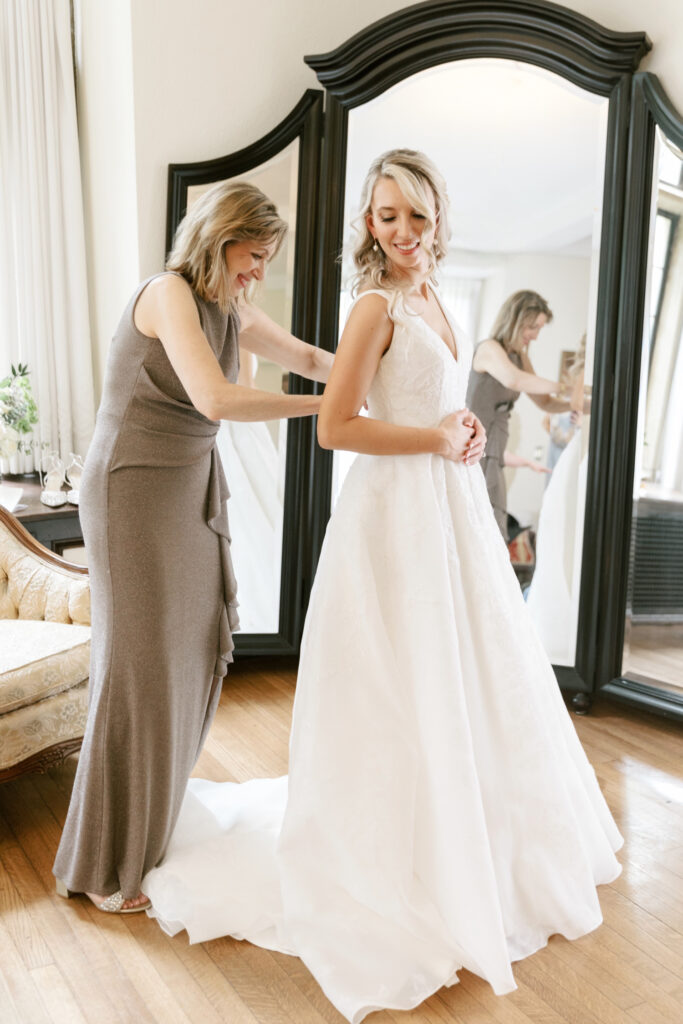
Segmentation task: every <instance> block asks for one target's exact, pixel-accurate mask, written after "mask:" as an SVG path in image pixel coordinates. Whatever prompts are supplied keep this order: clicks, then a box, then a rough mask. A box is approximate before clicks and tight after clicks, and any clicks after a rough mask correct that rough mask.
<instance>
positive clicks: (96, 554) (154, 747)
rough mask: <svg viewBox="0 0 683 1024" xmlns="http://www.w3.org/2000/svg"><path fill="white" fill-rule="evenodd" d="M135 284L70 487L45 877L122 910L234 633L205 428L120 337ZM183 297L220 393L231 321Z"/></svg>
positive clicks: (220, 496) (192, 749)
mask: <svg viewBox="0 0 683 1024" xmlns="http://www.w3.org/2000/svg"><path fill="white" fill-rule="evenodd" d="M150 280H151V279H150ZM148 283H149V282H148V281H144V282H143V283H142V284H141V285H140V286H139V288H138V289H137V290H136V292H135V294H134V295H133V297H132V299H131V300H130V302H129V304H128V306H127V308H126V310H125V312H124V314H123V317H122V318H121V322H120V324H119V326H118V328H117V330H116V333H115V335H114V338H113V341H112V345H111V348H110V351H109V359H108V363H107V370H106V375H105V381H104V390H103V395H102V402H101V405H100V409H99V411H98V414H97V422H96V426H95V434H94V437H93V440H92V442H91V445H90V448H89V450H88V454H87V458H86V463H85V472H84V474H83V480H82V485H81V495H80V518H81V523H82V526H83V535H84V538H85V545H86V549H87V552H88V561H89V566H90V586H91V599H92V647H91V667H90V698H89V699H90V704H89V714H88V722H87V726H86V733H85V738H84V741H83V746H82V749H81V753H80V758H79V763H78V770H77V773H76V779H75V783H74V788H73V793H72V797H71V803H70V805H69V812H68V815H67V819H66V824H65V826H64V832H63V835H62V840H61V843H60V846H59V851H58V853H57V859H56V861H55V865H54V868H53V870H54V873H55V875H56V876H57V877H58V878H61V879H63V880H64V881H65V882H66V884H67V885H68V887H69V889H71V890H73V891H76V892H84V891H87V892H96V893H101V894H103V895H107V894H109V893H112V892H115V891H117V890H119V889H120V890H121V891H122V892H123V895H124V897H126V898H133V897H135V896H137V894H138V893H139V892H140V883H141V879H142V876H143V874H144V873H145V872H147V871H149V869H150V868H152V867H154V865H155V864H156V863H157V862H158V861H159V859H160V858H161V856H162V854H163V852H164V850H165V848H166V845H167V843H168V840H169V838H170V835H171V833H172V831H173V827H174V825H175V822H176V818H177V816H178V811H179V810H180V805H181V802H182V798H183V795H184V792H185V787H186V784H187V780H188V777H189V775H190V772H191V770H192V768H193V766H194V763H195V761H196V759H197V756H198V754H199V751H200V750H201V747H202V744H203V740H204V736H205V733H206V731H207V729H208V725H209V724H210V722H211V719H212V718H213V715H214V711H215V708H216V705H217V702H218V698H219V695H220V680H221V677H222V676H224V675H225V673H226V671H227V665H228V663H229V662H230V661H231V660H232V654H231V651H232V649H233V642H232V631H233V630H234V629H236V628H237V626H238V617H237V614H236V604H237V602H236V599H235V594H236V584H235V578H234V575H233V571H232V564H231V561H230V534H229V530H228V520H227V511H226V499H227V497H228V489H227V486H226V482H225V477H224V474H223V470H222V468H221V464H220V459H219V458H218V455H217V453H216V450H215V437H216V433H217V431H218V427H219V424H218V423H215V422H213V421H212V420H209V419H207V418H206V417H205V416H203V415H202V414H201V413H200V412H198V411H197V410H196V409H195V408H194V406H193V405H192V403H191V402H190V399H189V397H188V395H187V393H186V392H185V389H184V388H183V386H182V384H181V382H180V380H179V379H178V377H177V376H176V373H175V371H174V370H173V368H172V366H171V364H170V362H169V360H168V358H167V356H166V353H165V351H164V348H163V346H162V344H161V342H160V341H158V340H156V339H152V338H148V337H146V336H145V335H143V334H141V333H140V331H138V330H137V328H136V327H135V324H134V323H133V312H134V309H135V304H136V302H137V300H138V297H139V296H140V294H141V292H142V290H143V289H144V288H145V286H146V285H147V284H148ZM193 294H194V293H193ZM194 297H195V301H196V303H197V308H198V310H199V316H200V321H201V325H202V329H203V331H204V333H205V335H206V337H207V339H208V341H209V344H210V345H211V348H212V349H213V351H214V353H215V355H216V357H217V359H218V361H219V363H220V365H221V368H222V370H223V372H224V373H225V375H226V377H227V378H228V379H230V380H233V381H234V380H236V379H237V372H238V368H239V348H238V331H239V321H238V319H237V317H236V316H235V315H227V314H224V313H222V312H221V310H220V309H219V308H218V306H216V305H215V304H214V303H209V302H205V301H204V300H203V299H200V298H199V297H198V296H197V295H195V296H194Z"/></svg>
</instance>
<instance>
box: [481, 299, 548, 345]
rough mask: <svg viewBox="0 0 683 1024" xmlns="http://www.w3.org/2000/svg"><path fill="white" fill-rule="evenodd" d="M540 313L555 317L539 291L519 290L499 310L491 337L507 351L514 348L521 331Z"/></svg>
mask: <svg viewBox="0 0 683 1024" xmlns="http://www.w3.org/2000/svg"><path fill="white" fill-rule="evenodd" d="M539 313H543V315H544V316H545V317H546V318H547V322H548V323H550V321H551V320H552V318H553V312H552V310H551V308H550V306H549V305H548V303H547V302H546V301H545V299H544V298H542V297H541V296H540V295H539V294H538V292H532V291H519V292H515V293H514V294H513V295H510V296H509V298H507V299H506V300H505V302H504V303H503V305H502V306H501V307H500V309H499V310H498V316H497V317H496V322H495V323H494V325H493V327H492V328H491V335H490V336H491V337H492V338H495V340H496V341H498V342H500V344H501V345H502V346H503V348H504V349H505V351H506V352H509V351H510V350H511V349H512V348H514V346H515V343H516V341H517V338H518V337H519V333H520V331H521V330H522V329H523V328H524V327H526V326H528V324H530V323H531V322H532V321H533V320H535V319H536V317H537V316H538V315H539Z"/></svg>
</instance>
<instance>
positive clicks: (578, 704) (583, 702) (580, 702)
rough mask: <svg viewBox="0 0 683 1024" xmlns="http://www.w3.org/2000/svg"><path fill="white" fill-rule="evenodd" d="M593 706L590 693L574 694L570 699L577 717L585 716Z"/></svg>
mask: <svg viewBox="0 0 683 1024" xmlns="http://www.w3.org/2000/svg"><path fill="white" fill-rule="evenodd" d="M592 706H593V695H592V694H590V693H575V694H574V696H573V697H572V708H573V710H574V713H575V714H577V715H587V714H588V713H589V711H590V709H591V707H592Z"/></svg>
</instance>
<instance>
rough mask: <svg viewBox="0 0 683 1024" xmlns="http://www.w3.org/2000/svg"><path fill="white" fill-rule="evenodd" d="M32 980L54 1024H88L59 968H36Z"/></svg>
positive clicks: (32, 973)
mask: <svg viewBox="0 0 683 1024" xmlns="http://www.w3.org/2000/svg"><path fill="white" fill-rule="evenodd" d="M31 978H32V980H33V982H34V984H35V986H36V989H37V990H38V992H39V993H40V997H41V999H42V1001H43V1006H44V1007H45V1010H46V1011H47V1013H48V1015H49V1018H50V1020H51V1021H52V1024H87V1018H86V1017H84V1016H83V1014H82V1013H81V1010H80V1007H79V1006H78V1003H77V1002H76V1000H75V999H74V996H73V993H72V991H71V989H70V988H69V986H68V985H67V984H66V981H65V979H64V977H63V975H62V974H61V973H60V971H59V968H58V967H56V966H55V965H54V964H48V965H47V966H46V967H36V968H34V969H33V970H32V971H31Z"/></svg>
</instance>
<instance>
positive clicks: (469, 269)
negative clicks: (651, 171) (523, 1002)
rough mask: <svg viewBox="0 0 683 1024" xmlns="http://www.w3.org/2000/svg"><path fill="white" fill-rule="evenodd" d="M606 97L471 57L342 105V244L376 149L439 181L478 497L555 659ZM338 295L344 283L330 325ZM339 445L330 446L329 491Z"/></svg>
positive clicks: (568, 615)
mask: <svg viewBox="0 0 683 1024" xmlns="http://www.w3.org/2000/svg"><path fill="white" fill-rule="evenodd" d="M607 106H608V101H607V100H606V99H605V98H604V97H601V96H595V95H594V94H592V93H589V92H586V91H584V90H581V89H579V88H577V87H575V86H574V85H572V84H571V83H569V82H567V81H566V80H565V79H563V78H561V77H559V76H557V75H554V74H552V73H550V72H547V71H545V70H542V69H539V68H536V67H533V66H531V65H527V64H523V63H519V62H515V61H507V60H498V59H490V60H489V59H486V60H484V59H476V60H475V59H473V60H464V61H458V62H455V63H451V64H448V65H443V66H440V67H437V68H434V69H430V70H428V71H425V72H421V73H420V74H418V75H414V76H412V77H411V78H409V79H406V80H405V81H403V82H401V83H399V84H398V85H396V86H395V87H393V88H392V89H390V90H388V91H387V92H385V93H383V94H382V95H381V96H380V97H378V98H376V99H375V100H372V101H371V102H370V103H367V104H364V105H363V106H360V107H357V108H355V109H354V110H352V111H350V113H349V127H348V156H347V174H346V191H345V195H346V197H347V203H346V209H345V218H344V219H345V232H346V234H345V247H344V248H345V253H347V252H348V250H349V247H350V243H351V238H352V229H351V227H350V225H351V222H352V220H353V217H354V216H355V215H356V213H357V211H356V210H355V209H353V206H352V204H353V203H354V202H355V201H356V199H357V197H358V196H359V195H360V191H361V183H362V180H363V177H364V176H365V173H366V172H367V169H368V167H369V165H370V163H371V162H372V160H373V159H374V158H375V157H376V156H378V155H379V154H380V153H382V152H383V151H385V150H388V149H390V148H392V147H399V146H406V147H409V148H411V149H418V150H422V151H423V152H425V153H426V154H427V155H428V156H429V157H430V158H431V159H432V160H433V161H434V163H435V164H436V165H437V166H438V167H439V169H440V170H441V171H442V173H443V174H444V176H445V178H446V180H447V182H448V187H449V193H450V199H451V205H452V209H453V211H454V213H453V225H452V228H453V235H452V238H451V247H450V251H449V254H448V256H447V258H446V260H445V261H444V264H443V266H442V269H441V271H440V291H441V296H442V298H443V300H444V302H445V304H446V305H447V306H448V307H449V309H450V310H451V311H452V313H453V314H454V316H455V319H456V321H457V322H458V323H459V324H460V325H462V330H463V331H465V332H467V333H468V334H470V336H471V337H472V339H473V341H474V342H475V345H478V348H477V354H475V361H474V368H475V370H478V371H480V372H479V373H475V374H473V380H472V381H471V392H470V394H469V395H468V404H470V406H471V407H472V408H473V409H474V411H475V412H476V413H477V414H478V415H479V416H480V418H481V419H482V420H484V422H485V426H487V431H488V435H489V446H488V447H487V453H486V454H487V462H488V463H489V465H488V468H486V466H484V465H483V466H482V468H483V469H484V471H485V473H486V476H487V483H489V484H490V486H489V496H490V498H491V501H492V505H493V507H494V512H495V514H496V518H497V520H498V522H499V526H500V529H501V533H502V534H503V535H504V536H505V539H506V541H507V543H508V548H509V551H510V557H511V560H512V562H513V565H514V567H515V571H516V572H517V576H518V579H519V581H520V586H522V587H523V589H525V590H526V591H527V599H528V602H529V608H530V610H531V612H532V615H533V617H534V619H535V621H536V625H537V627H538V630H539V632H540V634H541V636H542V639H543V641H544V644H545V647H546V650H547V652H548V654H549V656H550V658H551V660H552V661H553V662H554V663H555V664H559V665H573V664H574V661H575V650H576V629H577V621H578V604H579V587H580V579H581V548H582V538H583V523H584V505H585V483H586V467H587V462H586V460H587V450H588V436H589V429H590V391H591V383H592V377H593V348H594V335H595V330H594V325H595V305H596V294H597V275H598V253H599V246H600V234H599V232H600V220H601V204H602V192H603V175H604V156H605V142H606V122H607ZM406 126H408V127H406ZM445 126H446V128H447V130H444V127H445ZM344 267H345V268H348V267H349V260H348V256H345V258H344ZM345 277H346V279H347V280H348V278H349V277H350V274H349V273H347V274H346V275H345ZM520 296H522V298H521V299H520V298H519V297H520ZM524 296H526V297H527V298H526V299H525V298H524ZM529 296H531V298H529ZM350 302H351V295H350V294H349V292H348V290H347V289H344V290H343V291H342V294H341V300H340V329H341V328H343V325H344V321H345V318H346V312H347V310H348V307H349V305H350ZM511 306H512V307H514V308H513V309H512V311H511V308H510V307H511ZM484 353H487V356H486V357H484ZM477 377H480V378H482V382H483V388H482V389H481V390H483V394H482V393H480V394H479V395H478V396H477V395H476V390H477V388H476V387H474V384H473V381H474V380H475V379H476V378H477ZM472 389H474V392H475V393H474V394H473V393H472ZM477 403H478V406H477ZM483 413H485V414H486V415H483ZM487 419H488V421H489V422H486V420H487ZM353 458H354V456H353V454H351V453H345V452H341V453H335V465H334V485H333V496H332V497H333V501H334V500H335V499H336V496H337V494H338V493H339V489H340V487H341V483H342V481H343V479H344V476H345V474H346V472H347V471H348V468H349V465H350V464H351V462H352V461H353Z"/></svg>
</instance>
